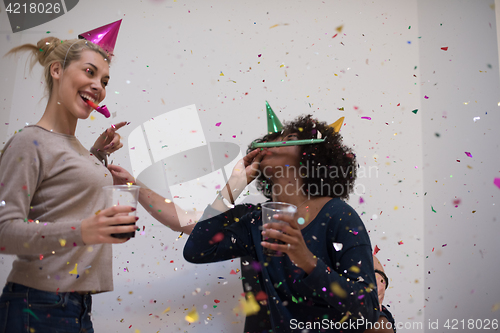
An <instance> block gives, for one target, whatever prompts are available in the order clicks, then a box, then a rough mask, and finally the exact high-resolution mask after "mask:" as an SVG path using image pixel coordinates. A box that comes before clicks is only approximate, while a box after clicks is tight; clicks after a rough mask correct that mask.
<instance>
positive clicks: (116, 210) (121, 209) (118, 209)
mask: <svg viewBox="0 0 500 333" xmlns="http://www.w3.org/2000/svg"><path fill="white" fill-rule="evenodd" d="M134 211H136V209H135V208H134V207H132V206H122V205H118V206H113V207H110V208H106V209H104V210H103V211H101V212H100V214H102V215H104V216H107V217H112V216H115V215H116V214H120V213H131V212H134ZM130 217H134V216H130Z"/></svg>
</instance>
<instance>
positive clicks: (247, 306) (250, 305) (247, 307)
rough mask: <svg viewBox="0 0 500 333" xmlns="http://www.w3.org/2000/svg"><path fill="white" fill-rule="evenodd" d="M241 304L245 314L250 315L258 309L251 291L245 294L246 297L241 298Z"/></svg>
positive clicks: (258, 306)
mask: <svg viewBox="0 0 500 333" xmlns="http://www.w3.org/2000/svg"><path fill="white" fill-rule="evenodd" d="M241 306H242V308H243V312H244V313H245V315H247V316H252V315H254V314H256V313H258V312H259V310H260V305H259V303H257V301H256V300H255V297H254V296H253V294H252V293H248V294H247V299H242V300H241Z"/></svg>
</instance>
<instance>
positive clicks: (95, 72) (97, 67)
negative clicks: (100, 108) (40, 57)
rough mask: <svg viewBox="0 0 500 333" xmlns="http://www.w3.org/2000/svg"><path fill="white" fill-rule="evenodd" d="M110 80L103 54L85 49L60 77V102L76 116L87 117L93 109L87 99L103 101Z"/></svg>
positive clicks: (97, 101) (97, 102)
mask: <svg viewBox="0 0 500 333" xmlns="http://www.w3.org/2000/svg"><path fill="white" fill-rule="evenodd" d="M108 81H109V65H108V63H107V62H106V61H105V60H104V58H103V57H102V55H100V54H99V53H97V52H95V51H92V50H83V51H82V54H81V57H80V59H79V60H76V61H73V62H72V63H71V64H70V65H69V66H68V67H67V68H66V69H65V70H64V71H63V72H62V73H61V75H60V77H59V85H58V94H57V95H58V96H57V101H58V104H60V105H62V106H63V108H64V109H65V110H66V111H68V112H69V113H70V114H71V115H73V116H74V117H75V118H77V119H86V118H88V116H89V115H90V113H91V112H92V110H93V109H92V108H91V107H90V106H89V105H88V104H87V103H86V102H85V100H87V99H90V100H92V101H93V102H94V103H95V104H99V103H100V102H102V100H103V99H104V98H105V97H106V85H107V84H108Z"/></svg>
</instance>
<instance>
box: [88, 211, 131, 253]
mask: <svg viewBox="0 0 500 333" xmlns="http://www.w3.org/2000/svg"><path fill="white" fill-rule="evenodd" d="M133 211H135V208H134V207H130V206H114V207H110V208H106V209H104V210H101V211H100V212H99V213H98V214H95V215H94V216H92V217H89V218H88V219H85V220H83V221H82V227H81V230H82V240H83V242H84V243H85V245H91V244H103V243H115V244H117V243H124V242H126V241H127V240H128V239H126V238H115V237H113V236H111V234H121V233H127V232H134V230H135V229H136V228H137V227H136V226H135V222H136V221H137V220H138V219H139V218H138V217H135V216H131V215H127V214H128V213H130V212H133ZM118 224H129V225H118Z"/></svg>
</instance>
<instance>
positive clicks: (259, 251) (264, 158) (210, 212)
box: [184, 115, 379, 332]
mask: <svg viewBox="0 0 500 333" xmlns="http://www.w3.org/2000/svg"><path fill="white" fill-rule="evenodd" d="M316 138H324V141H323V142H321V143H315V144H308V145H300V146H299V145H290V146H282V147H273V148H264V149H251V147H252V146H250V147H249V149H248V154H247V155H246V156H245V157H244V158H243V159H242V160H241V161H240V163H238V164H237V165H236V167H235V168H234V170H233V173H232V174H231V177H230V179H229V180H228V183H227V184H226V186H225V187H224V189H223V190H222V191H221V192H220V193H219V196H218V198H217V199H216V200H215V201H214V203H213V204H212V205H211V206H208V207H207V209H206V210H205V212H204V214H203V216H202V218H201V219H200V222H198V223H197V224H196V225H195V226H194V228H193V230H192V233H191V235H190V237H189V239H188V241H187V243H186V246H185V247H184V258H185V259H186V260H187V261H189V262H192V263H208V262H216V261H223V260H227V259H233V258H236V257H246V256H247V257H248V256H249V257H250V258H252V259H253V260H255V261H258V262H259V263H260V266H259V268H258V280H259V283H260V284H261V285H262V286H263V290H264V292H265V294H266V295H267V305H268V307H269V314H270V323H269V324H270V325H269V326H268V327H265V326H263V327H260V328H259V331H261V332H262V329H271V330H273V332H301V331H303V330H308V331H309V332H319V331H323V332H325V331H328V332H363V331H364V329H365V327H366V325H365V324H366V323H367V322H376V321H377V319H378V316H379V304H378V299H377V290H376V280H375V275H374V269H373V261H372V250H371V244H370V240H369V238H368V233H367V231H366V229H365V227H364V225H363V222H362V221H361V219H360V218H359V216H358V214H356V212H355V211H354V209H353V208H352V207H350V206H349V205H348V204H347V203H345V202H344V201H343V199H347V198H348V196H349V193H351V192H352V190H353V186H354V181H355V179H356V159H355V155H354V154H353V152H352V151H351V150H350V149H349V148H347V147H346V146H345V145H344V144H343V143H342V137H341V135H340V134H339V133H337V132H335V131H334V130H333V128H331V127H329V126H328V125H327V124H326V123H325V122H320V121H318V120H316V119H313V118H312V116H310V115H308V116H302V117H298V118H297V119H296V120H295V121H292V122H289V123H285V125H284V127H283V130H282V131H281V132H278V133H270V134H268V135H265V136H264V137H262V138H260V139H258V140H256V142H270V141H286V142H289V141H293V140H310V139H316ZM254 179H255V180H256V181H257V187H258V188H259V189H260V190H261V191H262V193H263V194H264V196H266V197H267V198H268V199H270V200H271V201H273V202H285V203H289V204H292V205H295V206H296V207H297V212H296V214H295V216H294V217H293V218H290V217H286V216H284V215H275V216H274V217H275V218H277V219H278V220H281V221H283V222H286V223H266V224H264V226H263V227H264V228H263V229H262V227H261V225H262V210H261V206H260V205H249V204H244V205H236V206H233V205H232V203H233V202H234V199H235V198H237V197H238V195H239V194H240V193H241V192H242V191H243V189H244V188H245V186H246V185H247V184H249V183H250V182H252V181H253V180H254ZM228 208H230V209H228ZM263 236H264V237H265V238H274V239H277V240H280V241H281V242H282V244H277V243H270V242H266V241H262V237H263ZM266 249H269V250H274V251H278V252H281V253H282V254H284V256H266V254H265V252H266ZM249 320H251V317H250V318H247V322H248V321H249Z"/></svg>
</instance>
